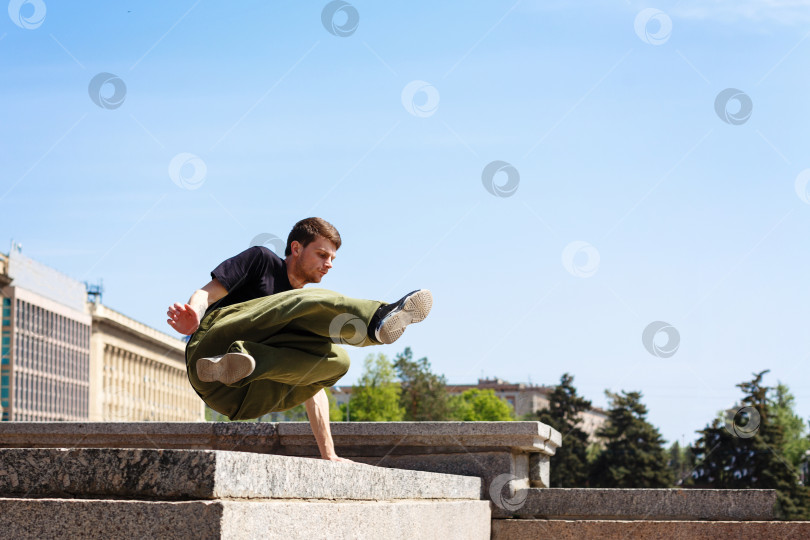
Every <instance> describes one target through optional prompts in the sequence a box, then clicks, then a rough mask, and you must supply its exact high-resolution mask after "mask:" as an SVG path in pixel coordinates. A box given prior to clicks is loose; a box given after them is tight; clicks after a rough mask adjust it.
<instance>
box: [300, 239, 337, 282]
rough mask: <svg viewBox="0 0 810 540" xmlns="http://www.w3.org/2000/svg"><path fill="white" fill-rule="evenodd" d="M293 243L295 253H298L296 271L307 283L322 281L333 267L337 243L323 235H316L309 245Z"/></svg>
mask: <svg viewBox="0 0 810 540" xmlns="http://www.w3.org/2000/svg"><path fill="white" fill-rule="evenodd" d="M293 244H294V245H293V246H292V249H293V254H294V255H295V254H296V252H297V253H298V255H297V257H296V259H297V262H296V270H297V272H296V273H297V274H298V275H299V276H300V277H301V278H303V279H304V280H306V282H307V283H320V282H321V278H323V276H325V275H326V273H327V272H328V271H329V269H330V268H332V261H334V260H335V256H336V252H337V248H336V247H335V244H333V243H332V242H331V241H329V240H327V239H326V238H324V237H322V236H318V237H316V238H315V240H313V241H312V242H310V243H309V245H307V247H302V246H301V244H298V242H294V243H293ZM295 244H298V245H297V246H296V245H295ZM296 248H297V249H296Z"/></svg>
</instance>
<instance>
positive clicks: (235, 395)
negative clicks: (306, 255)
mask: <svg viewBox="0 0 810 540" xmlns="http://www.w3.org/2000/svg"><path fill="white" fill-rule="evenodd" d="M381 305H383V302H377V301H374V300H357V299H354V298H348V297H346V296H343V295H340V294H338V293H336V292H332V291H327V290H325V289H295V290H292V291H286V292H282V293H278V294H273V295H270V296H264V297H261V298H256V299H254V300H248V301H247V302H241V303H239V304H233V305H231V306H226V307H224V308H219V309H215V310H214V311H212V312H211V313H209V314H208V315H206V316H205V317H203V320H202V321H201V322H200V327H199V328H198V329H197V331H196V332H195V333H194V334H193V335H192V336H191V339H190V340H189V342H188V344H187V345H186V369H187V371H188V378H189V381H190V382H191V386H192V387H193V388H194V390H196V392H197V394H199V396H200V397H201V398H202V400H203V401H205V403H206V404H208V406H209V407H211V408H212V409H214V410H215V411H217V412H219V413H221V414H224V415H225V416H227V417H228V418H230V419H231V420H244V419H248V418H258V417H259V416H261V415H263V414H266V413H269V412H273V411H285V410H287V409H290V408H292V407H295V406H296V405H298V404H300V403H303V402H304V401H306V400H308V399H309V398H311V397H312V396H314V395H315V394H316V393H318V391H320V390H321V389H322V388H324V387H326V386H333V385H334V384H335V383H336V382H337V381H338V380H339V379H340V378H341V377H343V375H345V374H346V372H347V371H349V362H350V360H349V355H348V354H347V353H346V351H345V350H344V349H343V348H342V347H340V346H339V345H338V343H347V344H350V345H355V346H359V347H364V346H367V345H375V344H376V343H375V342H374V341H372V340H370V339H369V338H368V336H367V334H366V328H367V327H368V324H369V322H370V321H371V318H372V316H373V315H374V313H375V312H376V311H377V309H378V308H379V307H380V306H381ZM227 352H243V353H247V354H249V355H251V356H252V357H253V359H254V360H255V361H256V369H255V370H254V371H253V373H252V374H251V375H250V376H249V377H246V378H245V379H242V380H241V381H238V382H236V383H234V384H231V385H225V384H223V383H220V382H202V381H200V379H199V378H197V360H199V359H200V358H206V357H211V356H218V355H222V354H225V353H227Z"/></svg>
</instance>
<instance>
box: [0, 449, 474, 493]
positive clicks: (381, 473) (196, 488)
mask: <svg viewBox="0 0 810 540" xmlns="http://www.w3.org/2000/svg"><path fill="white" fill-rule="evenodd" d="M480 493H481V479H480V478H477V477H472V476H459V475H449V474H440V473H431V472H422V471H411V470H400V469H389V468H384V467H373V466H369V465H365V464H361V463H340V462H330V461H326V460H321V459H308V458H298V457H290V456H276V455H262V454H254V453H248V452H227V451H215V450H152V449H142V450H138V449H102V448H70V449H23V448H6V449H0V496H9V495H14V496H34V495H35V496H57V495H58V496H69V497H77V498H79V497H104V496H108V497H132V498H136V497H137V498H161V499H216V498H307V499H353V500H393V499H476V500H477V499H479V498H480Z"/></svg>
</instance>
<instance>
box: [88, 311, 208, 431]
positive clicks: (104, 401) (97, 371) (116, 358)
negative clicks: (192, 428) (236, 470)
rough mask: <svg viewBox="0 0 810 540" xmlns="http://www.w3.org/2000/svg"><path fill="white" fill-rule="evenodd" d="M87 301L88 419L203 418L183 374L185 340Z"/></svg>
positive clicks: (177, 419)
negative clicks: (88, 345)
mask: <svg viewBox="0 0 810 540" xmlns="http://www.w3.org/2000/svg"><path fill="white" fill-rule="evenodd" d="M87 306H88V311H89V313H90V315H91V316H92V328H93V331H92V334H91V336H90V366H89V372H90V396H91V399H90V420H91V421H94V420H99V421H114V422H122V421H148V420H161V421H178V422H179V421H183V422H188V421H194V420H204V419H205V404H204V403H203V401H202V400H201V399H200V398H199V396H198V395H197V394H196V393H195V392H194V390H193V389H192V388H191V385H190V384H189V382H188V376H187V375H186V361H185V346H186V344H185V342H183V341H181V340H179V339H176V338H174V337H171V336H168V335H166V334H164V333H162V332H159V331H157V330H155V329H153V328H150V327H148V326H146V325H145V324H142V323H139V322H138V321H135V320H133V319H130V318H129V317H127V316H125V315H123V314H121V313H118V312H117V311H114V310H112V309H110V308H108V307H106V306H104V305H102V304H100V303H94V302H90V303H88V304H87Z"/></svg>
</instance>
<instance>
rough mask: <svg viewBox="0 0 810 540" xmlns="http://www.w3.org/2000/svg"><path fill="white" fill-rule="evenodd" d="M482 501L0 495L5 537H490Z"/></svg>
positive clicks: (0, 525)
mask: <svg viewBox="0 0 810 540" xmlns="http://www.w3.org/2000/svg"><path fill="white" fill-rule="evenodd" d="M488 504H489V503H487V501H393V502H365V501H363V502H361V501H279V500H276V501H260V500H253V501H249V500H239V501H233V500H231V501H222V500H220V501H174V502H167V501H126V500H105V499H95V500H93V499H84V500H75V499H24V498H20V499H9V498H5V499H4V498H0V531H3V536H4V537H5V538H15V539H18V538H19V539H41V538H98V539H104V540H108V539H109V540H118V539H121V540H136V539H149V540H153V539H155V538H160V539H167V540H172V539H188V538H194V539H195V540H196V539H218V538H227V539H229V540H231V539H234V540H241V539H246V540H247V539H251V540H252V539H255V538H262V539H268V538H269V539H276V538H278V539H285V540H290V539H292V540H296V539H301V540H311V539H313V538H330V539H357V538H359V539H366V538H368V539H379V538H386V539H406V538H409V539H410V538H419V539H437V540H454V539H459V540H470V539H471V540H488V539H489V538H490V515H489V508H488Z"/></svg>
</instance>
